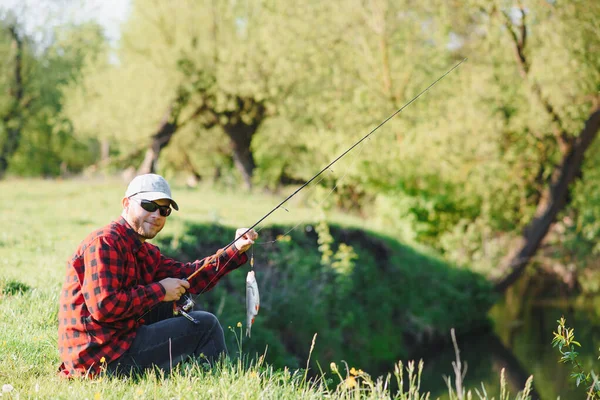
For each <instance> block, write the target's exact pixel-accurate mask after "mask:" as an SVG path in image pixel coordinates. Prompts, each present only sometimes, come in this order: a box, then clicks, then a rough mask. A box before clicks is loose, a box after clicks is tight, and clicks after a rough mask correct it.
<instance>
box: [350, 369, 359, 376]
mask: <svg viewBox="0 0 600 400" xmlns="http://www.w3.org/2000/svg"><path fill="white" fill-rule="evenodd" d="M350 375H354V376H356V375H358V371H357V370H356V368H354V367H352V368H350Z"/></svg>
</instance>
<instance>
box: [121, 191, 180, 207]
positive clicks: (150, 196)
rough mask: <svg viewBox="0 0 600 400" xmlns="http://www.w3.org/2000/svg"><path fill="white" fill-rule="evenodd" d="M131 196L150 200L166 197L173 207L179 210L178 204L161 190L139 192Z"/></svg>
mask: <svg viewBox="0 0 600 400" xmlns="http://www.w3.org/2000/svg"><path fill="white" fill-rule="evenodd" d="M131 197H137V198H140V199H144V200H151V201H154V200H161V199H166V200H169V201H171V206H173V208H174V209H175V210H177V211H179V206H178V205H177V203H176V202H175V200H173V199H172V198H171V197H170V196H169V195H167V194H166V193H163V192H140V193H136V194H135V195H133V196H131Z"/></svg>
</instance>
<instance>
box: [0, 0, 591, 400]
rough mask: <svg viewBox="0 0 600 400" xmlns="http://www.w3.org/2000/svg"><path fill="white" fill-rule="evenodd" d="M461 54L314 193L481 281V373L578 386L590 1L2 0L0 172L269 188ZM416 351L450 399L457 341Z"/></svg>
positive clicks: (297, 177)
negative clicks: (570, 335)
mask: <svg viewBox="0 0 600 400" xmlns="http://www.w3.org/2000/svg"><path fill="white" fill-rule="evenodd" d="M465 58H467V61H466V62H464V63H463V64H461V66H460V67H459V68H458V69H456V70H455V71H453V72H452V73H451V74H449V75H448V76H447V77H446V78H444V79H443V80H442V81H441V82H439V83H438V84H437V85H436V86H434V87H433V88H432V89H431V90H430V91H429V92H427V93H426V94H425V95H423V96H422V97H421V98H419V99H418V100H417V101H416V102H415V103H413V104H411V105H410V107H408V108H407V109H406V110H404V111H403V112H402V113H400V114H399V115H397V116H396V117H395V118H393V119H392V120H390V121H389V122H388V123H387V124H386V125H384V126H383V127H382V128H381V129H380V130H379V131H378V132H377V133H376V134H375V135H373V136H372V137H370V138H369V140H367V141H365V142H364V143H363V144H361V145H360V146H359V147H358V148H357V149H356V150H355V151H354V152H352V153H350V154H349V155H348V156H347V157H346V158H345V160H344V164H342V165H341V166H339V167H335V166H334V167H333V168H332V169H333V171H331V173H330V174H325V175H324V178H323V180H321V181H320V182H319V187H320V188H322V189H323V192H322V193H329V192H331V191H332V192H331V194H330V195H328V196H327V197H326V196H324V195H323V196H322V197H323V201H322V202H321V203H320V204H325V206H326V207H328V208H329V209H332V210H337V211H339V212H342V213H346V214H347V215H352V216H354V217H356V218H357V219H360V220H361V221H363V223H364V225H365V226H367V227H368V229H373V230H376V231H379V232H385V234H386V235H389V236H392V237H394V238H396V239H397V240H398V241H400V242H402V243H404V244H406V245H408V246H413V247H415V248H419V249H425V250H424V251H426V252H430V253H431V254H435V255H436V257H438V258H439V259H440V260H442V261H443V262H444V263H446V264H447V265H449V266H451V267H452V268H457V269H462V270H469V271H472V272H475V273H477V274H480V275H482V276H484V277H485V278H486V279H487V280H488V281H489V282H491V283H492V284H493V289H494V291H495V292H496V293H499V297H498V300H497V301H495V302H494V306H493V307H491V311H490V313H489V317H490V318H491V319H492V320H493V329H492V332H491V333H489V332H488V333H485V334H480V333H477V334H474V335H472V336H468V335H466V336H463V337H464V338H465V339H463V344H464V346H465V348H464V352H465V354H466V355H465V357H471V358H473V361H472V364H473V365H474V366H475V367H473V368H472V369H470V371H469V375H471V376H472V379H473V380H474V381H482V380H486V379H490V380H494V381H495V380H497V375H498V373H499V369H500V367H501V366H507V368H512V371H513V375H514V376H517V377H518V378H516V381H517V382H521V383H522V382H524V379H522V378H523V377H525V379H526V377H527V376H529V375H530V374H534V377H535V382H537V383H536V389H537V391H538V393H539V395H540V396H541V397H542V398H548V399H550V398H556V396H557V395H561V394H562V396H563V397H562V398H571V397H569V396H571V395H572V393H573V392H570V391H569V390H571V389H572V387H573V385H572V384H569V383H568V382H567V380H568V375H569V370H568V368H566V367H564V366H560V365H558V364H557V359H558V353H557V352H556V351H555V350H553V349H552V347H551V340H552V331H553V330H554V329H556V320H557V319H559V318H560V316H561V315H565V316H567V319H568V320H569V318H570V324H571V325H573V326H575V327H576V332H577V333H578V335H580V336H581V337H580V338H579V339H580V341H581V342H582V344H585V345H586V350H588V351H589V353H588V356H587V358H586V359H585V360H584V361H585V363H586V365H588V366H589V365H593V364H592V363H593V362H594V361H595V360H596V356H597V355H596V354H595V353H596V350H597V346H598V340H597V339H598V338H599V335H600V332H599V330H598V328H599V326H600V303H599V299H600V297H597V294H598V292H599V291H600V245H599V243H598V240H597V237H598V233H599V231H600V170H599V169H598V168H597V165H598V163H600V141H598V140H595V137H596V136H597V134H598V129H599V125H600V114H599V113H600V2H598V1H596V0H570V1H565V0H522V1H512V0H511V1H509V0H492V1H490V0H485V1H484V0H444V1H442V0H427V1H413V0H336V1H327V2H323V1H319V0H303V1H283V0H281V1H277V0H266V1H261V0H253V1H250V0H247V1H240V0H227V1H202V0H176V1H162V0H143V1H142V0H110V1H109V0H107V1H100V0H98V1H83V0H70V1H68V0H2V1H1V2H0V178H2V179H3V180H5V181H8V182H11V181H12V182H15V181H21V180H24V179H25V180H26V179H31V178H35V179H37V178H44V179H49V180H53V181H54V182H57V184H58V182H61V181H64V180H69V179H77V180H83V182H86V181H88V180H89V181H94V180H97V179H99V178H103V177H118V179H123V180H124V181H127V180H129V179H131V178H132V177H133V176H135V174H138V173H147V172H156V173H160V174H162V175H164V176H165V177H167V178H168V179H171V180H172V181H173V182H179V184H180V186H182V187H183V186H186V187H188V188H196V187H198V186H199V185H208V186H210V187H213V188H222V189H226V190H231V191H235V192H236V193H240V196H242V195H243V193H263V192H267V193H271V194H274V195H275V196H276V197H277V196H279V198H283V196H284V195H286V194H287V193H291V192H292V190H293V189H294V188H296V187H298V185H300V184H302V183H303V182H305V181H307V180H308V179H310V178H311V177H312V176H313V175H314V174H315V173H317V172H318V171H319V170H320V169H321V168H322V167H324V166H325V165H327V164H328V163H329V162H330V161H331V160H333V159H334V158H335V157H337V156H338V155H339V154H341V153H342V152H343V151H344V150H346V149H347V148H348V147H350V146H351V145H352V144H353V143H354V142H356V141H357V140H359V139H360V138H361V137H363V136H364V135H365V134H367V133H368V132H369V131H371V130H372V129H373V128H374V127H375V126H377V125H378V124H379V123H380V122H381V121H383V120H384V119H385V118H386V117H387V116H389V115H391V114H392V113H393V112H394V111H396V110H397V109H399V108H400V107H401V106H403V105H404V104H405V103H406V102H408V101H409V100H410V99H411V98H412V97H413V96H415V95H416V94H418V93H419V92H420V91H421V90H423V89H424V88H426V87H427V86H428V85H429V84H430V83H431V82H433V81H434V80H435V79H437V78H439V77H440V76H441V75H442V74H443V73H445V72H446V71H447V70H449V69H450V68H451V67H452V66H454V65H455V64H457V63H458V62H460V61H461V60H463V59H465ZM342 178H343V179H342ZM34 181H35V182H37V180H34ZM83 184H85V183H83ZM2 187H3V188H7V187H8V186H6V184H5V185H4V186H2ZM317 193H320V192H319V189H318V188H317ZM2 196H4V194H3V195H2ZM274 204H276V203H275V202H273V205H274ZM5 206H11V207H12V206H13V205H12V204H11V205H8V204H5ZM256 217H257V218H256V219H258V217H259V216H258V215H257V216H256ZM364 290H365V291H367V292H368V288H365V289H364ZM446 334H447V332H446ZM446 344H447V343H446ZM419 355H420V356H421V357H423V358H425V360H426V365H430V366H431V367H430V369H429V370H428V371H429V372H428V373H427V376H431V381H430V382H431V383H430V384H429V386H430V387H434V386H435V385H438V384H439V385H440V387H442V389H440V391H443V386H444V383H443V381H442V380H441V379H440V378H439V377H440V376H441V374H442V371H445V372H443V373H445V374H448V375H449V374H450V372H451V370H450V369H449V365H450V361H449V359H452V357H453V356H454V353H453V350H452V348H451V347H448V346H444V345H439V346H438V345H436V346H431V347H427V348H423V349H422V351H421V352H420V354H419ZM428 363H429V364H428ZM480 363H485V364H486V365H492V367H491V368H488V367H486V368H480V369H478V368H477V365H479V364H480ZM438 364H439V366H440V367H439V371H438V369H437V365H438ZM478 370H479V371H484V372H481V374H478V373H477V371H478ZM485 371H487V372H485ZM485 374H488V375H489V376H483V375H485ZM427 379H429V378H427ZM434 382H435V383H434ZM521 383H519V384H521ZM570 388H571V389H570Z"/></svg>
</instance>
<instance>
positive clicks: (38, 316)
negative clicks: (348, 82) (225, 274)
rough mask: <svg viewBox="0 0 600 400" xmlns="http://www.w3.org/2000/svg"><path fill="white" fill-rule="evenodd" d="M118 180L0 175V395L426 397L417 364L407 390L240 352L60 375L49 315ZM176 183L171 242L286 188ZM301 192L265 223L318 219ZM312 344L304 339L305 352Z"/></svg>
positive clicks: (271, 200)
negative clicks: (132, 370)
mask: <svg viewBox="0 0 600 400" xmlns="http://www.w3.org/2000/svg"><path fill="white" fill-rule="evenodd" d="M125 186H126V185H125V184H124V183H122V182H120V181H118V180H110V179H107V180H89V181H88V180H71V181H47V180H7V181H2V182H0V193H1V199H2V205H3V207H2V208H1V209H0V221H1V223H2V232H1V233H0V385H10V387H12V390H10V387H9V386H5V387H4V390H5V391H4V392H3V393H2V398H3V399H4V398H65V399H74V398H77V399H84V398H89V399H92V398H93V399H99V398H115V399H121V398H251V399H258V398H260V399H265V398H266V399H268V398H273V399H284V398H303V399H304V398H324V397H328V398H335V399H338V398H339V399H344V398H357V397H362V398H389V397H395V398H399V399H420V398H425V396H426V391H425V390H422V389H421V390H419V389H418V371H417V370H416V369H415V370H413V372H412V375H411V378H408V377H406V378H405V379H409V381H410V382H411V384H410V385H409V386H410V387H409V388H408V391H407V392H404V391H400V392H397V393H396V392H392V390H391V389H390V387H391V383H390V381H391V380H399V379H401V376H402V375H404V373H405V371H403V368H402V367H400V368H399V370H397V371H396V373H395V374H392V375H391V376H388V377H387V378H384V377H382V378H371V377H370V376H369V375H368V374H366V373H362V374H361V375H359V376H357V377H355V380H357V381H358V382H359V383H360V382H363V383H360V384H359V385H358V386H357V387H351V386H352V385H348V382H350V383H351V382H352V381H351V380H348V378H349V377H350V376H351V375H350V373H349V370H348V369H347V368H346V367H345V366H340V365H338V368H339V374H336V373H332V372H331V370H330V368H329V364H330V362H332V361H336V362H338V363H339V362H340V360H317V361H318V362H319V363H320V365H324V366H326V368H324V370H325V371H323V372H322V373H318V374H317V376H318V377H319V378H317V380H316V381H314V380H313V381H311V380H307V379H306V375H305V374H304V372H303V371H302V370H297V371H290V370H287V369H283V370H274V369H273V368H272V367H270V366H268V365H265V364H263V363H260V362H254V363H251V362H246V363H245V364H244V365H242V363H241V361H239V359H238V360H237V361H235V360H234V361H231V362H229V363H223V364H221V365H220V366H218V367H216V368H214V369H213V370H209V371H206V370H204V369H202V368H200V367H197V366H193V365H192V366H191V367H189V368H187V369H186V370H184V371H182V372H181V373H179V374H175V375H173V376H171V377H168V378H165V377H163V376H160V375H157V374H155V373H149V374H147V375H145V376H143V377H141V378H140V379H136V380H131V379H125V380H124V379H113V378H107V377H105V378H103V379H100V380H72V381H67V380H61V379H60V378H58V377H57V375H56V369H57V367H58V364H59V359H58V351H57V322H56V319H57V309H58V292H59V290H60V286H61V283H62V279H63V277H64V269H65V265H66V260H67V258H68V257H69V256H70V255H71V254H72V252H73V251H74V249H75V248H76V247H77V245H78V243H79V241H80V240H82V239H83V238H84V237H85V236H86V235H87V234H88V233H89V232H90V231H91V230H93V229H95V228H97V227H100V226H103V225H105V224H106V223H108V222H109V221H111V220H112V219H114V218H116V217H117V216H118V215H119V214H120V210H121V207H120V201H121V198H122V195H123V193H124V191H125ZM173 191H174V196H175V198H176V199H177V201H178V203H179V205H180V208H181V211H180V212H174V213H173V214H172V217H169V221H168V223H167V225H166V227H165V229H164V230H163V232H162V233H161V235H166V236H168V237H172V238H173V239H172V240H177V238H182V237H183V236H184V235H185V233H186V226H189V224H190V223H192V224H203V223H207V222H208V223H211V222H218V223H220V224H222V225H226V226H230V227H239V226H249V225H251V224H253V223H254V222H255V221H256V220H258V219H259V218H260V217H261V216H262V215H264V214H265V213H266V212H268V211H269V210H270V209H271V208H273V207H274V206H275V205H276V204H278V202H279V201H281V199H283V198H284V196H285V194H284V193H283V194H281V195H280V196H269V195H266V194H247V193H241V192H239V193H236V192H229V191H220V192H219V191H215V190H212V189H210V188H206V187H203V188H198V189H188V188H185V187H182V186H181V187H180V186H177V185H174V187H173ZM298 197H299V198H298V199H294V201H292V202H291V204H289V205H287V206H286V208H287V209H288V210H289V212H287V211H284V210H278V211H277V212H276V213H274V214H273V216H272V217H271V218H270V219H269V220H268V221H265V222H266V223H267V224H269V225H271V224H280V225H287V226H294V225H295V224H297V223H308V222H311V221H316V220H317V219H318V217H319V211H318V210H315V209H314V208H310V207H306V206H305V204H306V203H308V201H307V198H306V197H301V196H298ZM328 219H329V220H330V221H331V222H336V223H338V224H341V225H345V226H352V227H359V228H361V227H362V228H364V226H366V224H367V222H368V221H362V220H360V219H358V218H354V217H352V216H349V215H347V214H344V213H330V214H329V215H328ZM215 250H216V249H215ZM227 334H229V335H232V334H233V333H232V332H227ZM310 346H311V343H306V348H307V351H308V349H309V347H310ZM230 350H231V349H230ZM358 367H359V366H357V368H358ZM413 367H414V366H413ZM386 382H387V383H386ZM400 387H402V385H400ZM9 390H10V391H9ZM419 393H421V394H419ZM451 398H455V397H452V396H451ZM484 398H487V395H486V396H485V397H484Z"/></svg>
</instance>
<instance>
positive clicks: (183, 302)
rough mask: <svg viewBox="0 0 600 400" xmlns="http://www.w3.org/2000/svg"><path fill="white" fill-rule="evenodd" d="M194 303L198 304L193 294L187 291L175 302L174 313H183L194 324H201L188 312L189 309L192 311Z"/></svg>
mask: <svg viewBox="0 0 600 400" xmlns="http://www.w3.org/2000/svg"><path fill="white" fill-rule="evenodd" d="M194 305H196V302H195V301H194V299H193V298H192V296H191V295H189V294H187V293H185V294H184V295H183V296H181V298H180V299H179V300H177V301H174V302H173V315H183V316H184V317H185V318H187V319H188V320H190V321H191V322H193V323H194V324H199V322H198V321H197V320H195V319H194V317H192V316H191V315H190V314H188V311H190V310H191V309H192V308H193V307H194Z"/></svg>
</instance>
